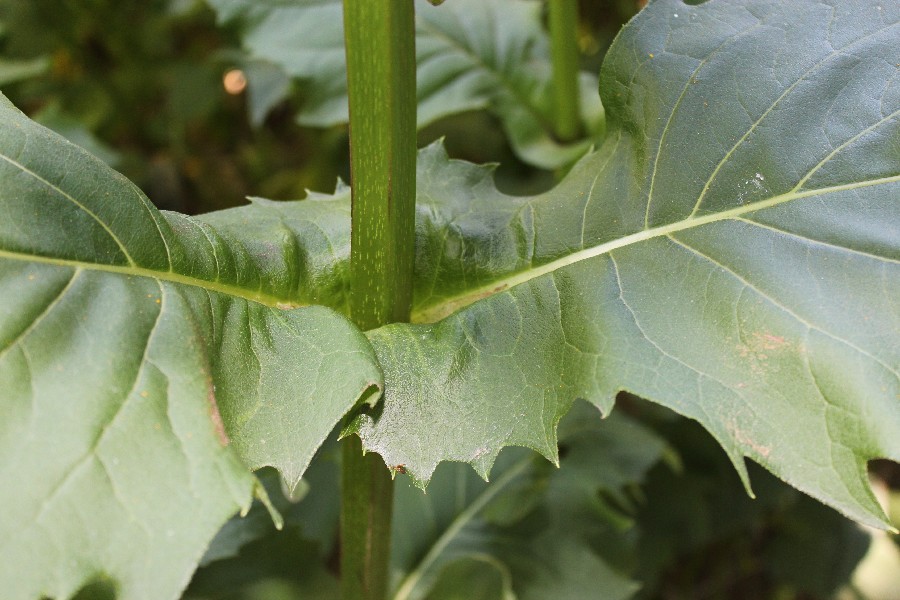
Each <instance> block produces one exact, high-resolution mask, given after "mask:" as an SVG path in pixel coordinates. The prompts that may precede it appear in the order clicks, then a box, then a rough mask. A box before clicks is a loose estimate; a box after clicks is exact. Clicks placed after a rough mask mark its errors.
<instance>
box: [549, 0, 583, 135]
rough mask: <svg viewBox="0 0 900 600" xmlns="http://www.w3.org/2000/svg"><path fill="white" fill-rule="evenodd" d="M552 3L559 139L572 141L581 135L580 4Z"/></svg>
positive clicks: (574, 1)
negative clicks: (579, 72)
mask: <svg viewBox="0 0 900 600" xmlns="http://www.w3.org/2000/svg"><path fill="white" fill-rule="evenodd" d="M549 3H550V44H551V46H550V50H551V56H552V59H553V99H554V109H555V113H556V119H555V121H556V123H555V125H556V136H557V137H558V138H559V139H561V140H563V141H570V140H574V139H575V138H577V137H578V136H579V135H580V134H581V108H580V102H579V100H580V96H579V85H578V37H577V36H578V0H549Z"/></svg>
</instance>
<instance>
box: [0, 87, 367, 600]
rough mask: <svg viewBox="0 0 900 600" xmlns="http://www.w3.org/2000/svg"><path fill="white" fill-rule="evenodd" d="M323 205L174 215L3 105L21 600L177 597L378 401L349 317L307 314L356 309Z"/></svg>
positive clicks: (3, 423)
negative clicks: (220, 534) (253, 505)
mask: <svg viewBox="0 0 900 600" xmlns="http://www.w3.org/2000/svg"><path fill="white" fill-rule="evenodd" d="M319 204H320V203H318V202H316V201H315V200H313V201H310V202H309V203H308V205H307V206H306V207H301V208H299V213H298V212H297V210H295V215H296V214H299V215H301V216H298V217H297V218H295V219H294V220H291V221H287V220H285V219H283V218H281V217H280V216H279V214H278V208H277V207H276V206H275V205H266V204H264V203H258V204H255V205H251V206H249V207H246V208H244V209H236V210H233V211H228V212H227V213H221V214H217V215H213V216H210V217H208V218H206V219H205V220H204V219H192V218H189V217H185V216H182V215H178V214H174V213H161V212H159V211H158V210H156V208H154V207H153V206H152V205H151V204H150V202H149V201H148V200H147V198H146V197H145V196H144V195H143V194H142V193H141V192H140V191H138V189H137V188H136V187H135V186H134V185H133V184H132V183H131V182H129V181H127V180H126V179H125V178H123V177H122V176H120V175H118V174H116V173H115V172H113V171H112V170H110V169H109V168H108V167H107V166H105V165H104V164H103V163H101V162H100V161H99V160H97V159H96V158H93V157H92V156H90V155H88V154H87V153H85V152H84V151H82V150H80V149H78V148H76V147H75V146H73V145H72V144H70V143H68V142H66V141H65V140H64V139H62V138H60V137H59V136H57V135H55V134H53V133H51V132H49V131H48V130H46V129H44V128H43V127H41V126H39V125H37V124H35V123H33V122H31V121H29V120H28V119H27V118H26V117H25V116H24V115H22V114H21V113H20V112H18V111H17V110H16V109H15V108H14V107H13V106H12V105H11V104H10V103H9V102H8V101H7V100H6V99H5V98H3V97H2V96H0V415H2V418H0V481H2V485H0V506H2V507H3V511H2V513H0V539H2V540H3V543H2V544H0V582H2V584H0V587H2V588H3V596H4V598H11V599H19V598H36V597H40V596H52V597H60V598H67V597H69V596H71V595H72V594H74V593H75V592H76V591H77V590H78V589H79V588H80V587H81V586H82V585H83V584H84V583H85V582H87V581H89V580H91V579H93V578H104V579H111V580H113V581H114V582H115V585H116V588H117V589H118V592H119V593H120V595H121V597H123V598H153V599H156V598H174V597H177V595H178V593H179V591H180V590H181V589H182V588H183V587H184V585H185V584H186V583H187V580H188V577H189V576H190V573H191V572H192V571H193V569H194V567H195V566H196V564H197V562H198V561H199V560H200V557H201V556H202V554H203V551H204V549H205V547H206V545H207V544H208V542H209V540H210V539H211V538H212V536H213V535H214V534H215V532H216V530H217V529H218V528H219V527H220V526H221V525H222V523H223V522H224V521H225V520H226V519H227V518H228V517H229V516H230V515H231V514H233V513H234V512H236V511H237V510H238V509H239V508H246V507H247V506H248V504H249V502H250V497H251V491H252V488H253V486H254V485H255V483H254V482H255V480H254V478H253V476H252V475H251V474H250V472H249V469H256V468H258V467H261V466H263V465H274V466H276V467H277V468H278V469H280V470H281V471H282V473H283V475H284V477H285V479H286V480H287V481H288V483H289V485H290V486H294V485H296V483H297V481H298V480H299V478H300V476H301V474H302V472H303V470H304V469H305V468H306V465H307V464H308V463H309V460H310V459H311V458H312V455H313V453H314V452H315V450H316V448H318V446H319V445H320V444H321V443H322V441H323V440H324V439H325V437H326V436H327V435H328V433H329V432H330V430H331V429H332V428H333V427H334V425H335V424H336V423H337V421H338V420H339V419H340V418H341V416H342V415H343V414H344V413H345V412H347V410H349V409H350V408H351V407H352V406H353V405H354V404H355V403H356V402H357V401H358V399H359V398H360V397H361V396H362V395H363V393H364V392H365V391H366V390H367V389H368V388H370V387H372V386H377V387H380V385H381V374H380V371H379V369H378V367H377V365H376V364H375V362H374V357H373V354H372V349H371V347H370V345H369V344H368V342H367V341H366V339H365V337H364V336H363V335H362V334H361V333H360V332H359V331H358V330H357V329H356V328H354V327H353V326H352V325H351V324H350V323H349V322H348V321H347V320H346V319H345V318H344V317H342V316H340V315H339V314H337V313H335V312H333V311H332V310H330V309H327V308H324V307H308V308H296V309H291V308H292V307H295V306H299V305H301V304H306V303H308V302H310V301H313V300H315V299H318V298H319V297H320V296H323V295H327V294H328V293H330V292H332V291H333V292H334V294H335V297H333V298H331V300H332V301H333V303H334V304H336V305H337V304H340V303H341V298H340V294H341V292H340V290H341V285H340V284H331V283H330V282H331V281H332V280H340V278H341V275H340V272H337V273H335V272H334V271H330V270H329V267H330V265H328V264H322V261H321V260H320V258H318V257H321V256H322V255H325V254H328V253H329V252H331V250H330V249H329V241H330V240H329V239H328V231H327V222H326V221H327V219H324V218H323V219H319V218H318V216H317V214H318V213H319V212H321V211H320V210H319V209H320V208H321V207H320V205H319ZM304 208H305V209H307V212H306V217H303V216H302V214H303V212H304ZM338 212H340V211H338ZM265 215H269V218H265ZM248 218H252V219H253V224H252V226H251V225H243V222H244V220H246V219H248ZM266 227H269V228H270V229H268V230H266ZM344 229H346V226H344ZM305 230H313V231H315V232H316V235H315V236H313V235H305V234H303V232H304V231H305ZM263 232H265V234H266V235H265V237H263V238H260V239H253V238H251V237H250V236H252V235H255V234H257V233H260V234H262V233H263ZM304 257H317V258H315V259H313V258H310V259H309V260H304ZM317 261H319V262H317ZM333 262H334V264H337V265H339V266H340V264H341V263H339V262H337V261H333ZM369 399H370V400H371V399H373V397H372V396H370V397H369Z"/></svg>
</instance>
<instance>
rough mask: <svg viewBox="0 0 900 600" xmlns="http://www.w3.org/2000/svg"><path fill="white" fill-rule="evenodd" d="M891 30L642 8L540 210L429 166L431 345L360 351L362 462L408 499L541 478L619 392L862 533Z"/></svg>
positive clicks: (756, 11) (887, 155)
mask: <svg viewBox="0 0 900 600" xmlns="http://www.w3.org/2000/svg"><path fill="white" fill-rule="evenodd" d="M898 21H900V5H898V4H896V3H878V2H857V1H854V2H841V1H836V2H831V3H828V4H825V3H821V2H813V1H803V2H790V3H783V2H775V1H756V2H745V1H740V2H739V1H737V0H735V1H727V0H718V1H715V0H713V1H711V2H706V3H703V4H701V5H699V6H686V5H684V4H682V3H681V2H678V1H676V0H659V1H657V2H655V3H653V4H651V5H650V6H649V7H648V8H647V9H646V10H645V11H644V12H642V13H641V14H640V15H639V16H638V17H637V18H635V19H634V20H633V21H632V22H631V23H630V24H629V25H628V26H627V27H626V28H625V29H624V30H623V32H622V33H621V34H620V35H619V37H618V39H617V41H616V42H615V44H614V45H613V47H612V49H611V50H610V52H609V54H608V56H607V59H606V62H605V64H604V66H603V69H602V71H601V78H600V80H601V85H600V89H601V92H602V99H603V102H604V105H605V106H606V107H607V116H608V119H609V121H608V125H609V127H610V134H609V137H608V140H607V142H605V143H604V145H603V146H602V147H601V148H600V149H599V150H598V151H597V152H595V153H593V154H591V155H589V156H588V157H586V158H584V159H583V160H582V161H581V162H580V163H579V164H578V165H577V166H576V167H575V168H574V169H573V171H572V173H571V174H570V175H569V176H568V177H567V178H566V180H564V181H563V182H562V183H561V184H560V186H559V187H558V188H557V189H555V190H553V191H551V192H549V193H547V194H544V195H542V196H537V197H533V198H507V197H504V196H502V195H501V194H500V193H499V192H497V191H496V190H494V189H493V187H492V185H491V184H490V178H489V173H488V172H487V171H485V170H480V171H479V170H478V169H476V168H474V167H466V166H464V165H460V164H459V163H448V162H447V161H446V159H445V157H443V156H441V155H440V154H441V153H440V151H438V150H434V151H433V152H432V153H431V157H430V159H429V158H428V157H426V158H425V160H431V161H432V162H433V163H434V164H433V165H431V170H430V171H428V175H426V177H427V178H428V182H430V186H431V187H430V188H429V190H428V191H427V192H426V193H427V194H428V196H426V197H425V198H424V200H425V201H426V202H430V207H429V206H422V207H420V220H419V225H418V227H419V239H418V250H419V255H418V257H417V268H418V277H419V286H420V287H419V289H418V290H417V292H418V296H417V304H416V314H415V316H416V318H417V319H418V320H421V321H426V322H432V323H430V324H421V325H393V326H388V327H385V328H382V329H380V330H376V331H373V332H370V339H371V340H372V341H373V343H374V345H375V347H376V352H377V353H378V357H379V360H380V362H381V364H382V366H383V368H384V370H385V378H386V392H385V403H384V407H383V411H382V412H380V413H379V416H378V417H377V418H375V417H372V416H368V415H362V416H360V417H359V418H358V419H357V421H356V422H355V426H354V428H353V430H355V431H357V432H358V433H359V434H360V435H361V436H362V438H363V440H364V444H365V446H366V447H367V448H368V449H369V450H373V451H376V452H378V453H380V454H381V455H382V456H384V458H385V460H386V461H387V463H388V464H393V465H396V464H404V465H406V469H407V470H408V471H409V472H410V473H411V474H412V475H413V476H415V477H416V478H418V479H419V480H421V481H423V482H424V481H425V480H427V479H428V478H429V477H430V476H431V473H432V472H433V470H434V468H435V466H436V465H437V463H438V462H440V461H442V460H458V461H467V462H470V463H472V464H473V465H474V466H475V467H476V469H477V470H478V471H479V472H481V473H483V474H486V473H487V471H488V469H489V468H490V466H491V464H492V462H493V460H494V458H495V457H496V456H497V453H498V452H499V450H500V449H501V448H502V447H503V446H504V445H509V444H515V445H524V446H528V447H532V448H535V449H538V450H540V451H541V452H543V453H544V454H545V455H546V456H548V457H550V458H551V459H553V460H555V457H556V433H555V427H556V424H557V422H558V421H559V419H560V417H561V416H562V415H563V414H565V412H566V411H567V410H568V409H569V406H570V405H571V403H572V401H573V399H574V398H586V399H589V400H590V401H591V402H593V403H594V404H596V405H597V406H598V407H600V408H601V409H602V410H603V411H609V410H610V409H611V408H612V405H613V402H614V398H615V396H616V393H617V392H619V391H620V390H629V391H631V392H634V393H636V394H639V395H641V396H644V397H646V398H648V399H651V400H653V401H655V402H658V403H661V404H664V405H666V406H668V407H670V408H672V409H674V410H675V411H677V412H679V413H681V414H683V415H686V416H689V417H691V418H693V419H696V420H698V421H699V422H700V423H702V424H703V425H704V426H705V427H706V428H707V429H708V430H709V431H710V432H711V433H712V435H713V436H714V437H715V438H716V439H717V440H718V441H719V443H720V444H721V445H722V446H723V448H724V449H725V451H726V452H727V454H728V456H729V457H730V459H731V460H732V462H733V464H734V465H735V467H736V468H737V470H738V472H739V473H740V475H741V477H742V478H743V479H744V482H745V484H747V485H748V487H749V481H748V477H747V472H746V468H745V465H744V457H749V458H751V459H753V460H755V461H757V462H759V463H761V464H763V465H764V466H766V467H767V468H768V469H770V470H771V471H772V472H774V473H775V474H777V475H778V476H779V477H781V478H783V479H785V480H786V481H788V482H790V483H791V484H792V485H794V486H796V487H798V488H799V489H801V490H803V491H806V492H808V493H809V494H811V495H813V496H814V497H816V498H818V499H820V500H822V501H823V502H826V503H827V504H830V505H831V506H834V507H835V508H837V509H839V510H841V511H842V512H844V513H845V514H846V515H849V516H851V517H853V518H855V519H857V520H859V521H862V522H864V523H870V524H876V525H881V526H884V525H885V524H886V523H885V521H884V517H883V514H882V512H881V509H880V508H879V506H878V504H877V502H876V501H875V499H874V497H873V495H872V493H871V491H870V489H869V486H868V483H867V478H866V462H867V461H868V460H869V459H871V458H874V457H887V458H890V459H893V460H898V459H900V435H898V432H900V403H898V398H900V382H898V365H900V343H898V335H897V332H898V331H900V310H898V304H897V302H898V298H900V266H898V265H900V210H898V198H900V86H898V81H900V78H898V64H900V57H898V51H897V49H898V48H900V23H898ZM420 173H421V171H420ZM421 176H422V175H421V174H420V177H421ZM420 194H422V191H421V189H420ZM429 198H430V200H429ZM438 198H439V199H440V200H438ZM479 300H480V301H479ZM453 311H456V312H453ZM450 313H453V314H452V315H451V314H450ZM447 315H450V316H447ZM442 317H446V318H443V319H442V320H439V321H437V319H440V318H442ZM433 321H437V322H433Z"/></svg>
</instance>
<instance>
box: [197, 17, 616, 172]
mask: <svg viewBox="0 0 900 600" xmlns="http://www.w3.org/2000/svg"><path fill="white" fill-rule="evenodd" d="M208 2H209V3H210V4H211V5H212V6H213V7H214V8H215V9H216V10H217V11H218V14H219V19H220V20H221V21H225V22H227V21H232V20H235V19H238V20H240V21H241V22H242V23H243V29H244V34H243V42H244V45H245V47H246V48H247V49H248V51H249V52H250V54H251V55H252V56H253V57H254V58H257V59H265V60H267V61H271V62H272V63H274V64H275V65H278V66H280V67H281V68H283V69H284V70H285V71H286V72H287V73H289V74H290V75H291V76H294V77H298V78H301V79H304V80H306V81H308V82H309V84H310V85H309V86H308V89H307V94H306V98H305V103H304V105H303V108H302V109H301V112H300V114H299V115H298V119H299V121H300V123H301V124H303V125H309V126H328V125H334V124H338V123H346V122H347V118H348V112H347V106H348V105H347V76H346V66H345V61H344V38H343V20H342V4H341V0H288V1H284V2H256V1H253V0H208ZM542 8H543V5H542V3H541V2H536V1H533V0H455V1H454V2H450V3H448V4H446V5H444V6H441V7H440V8H435V7H433V6H430V5H429V4H428V3H427V2H425V1H424V0H419V1H418V2H417V5H416V62H417V91H418V113H417V114H418V123H419V126H420V127H422V126H425V125H427V124H429V123H432V122H434V121H436V120H438V119H440V118H441V117H445V116H448V115H452V114H456V113H460V112H464V111H468V110H478V109H486V108H487V109H490V110H491V111H492V112H493V113H494V114H496V116H497V117H498V118H499V119H500V120H501V122H502V123H503V126H504V128H505V129H506V132H507V135H508V136H509V138H510V142H511V143H512V145H513V147H514V148H515V150H516V152H517V153H518V154H519V155H520V156H522V158H523V159H524V160H526V161H528V162H530V163H532V164H535V165H537V166H541V167H545V168H554V167H557V166H560V165H564V164H568V163H571V162H572V161H574V160H576V159H577V158H578V157H580V156H582V155H583V154H584V153H585V152H586V151H587V149H588V148H589V146H590V143H591V142H590V140H581V141H579V142H576V143H572V144H560V143H558V142H557V141H555V140H554V139H553V135H552V132H553V119H554V116H553V98H552V93H551V90H550V89H549V86H550V82H551V72H550V58H549V48H548V43H547V35H546V33H545V31H544V30H543V27H542V25H541V10H542ZM251 83H252V82H251ZM581 84H582V90H581V96H582V102H581V105H582V107H583V108H582V113H583V115H582V118H583V120H584V125H585V130H586V131H588V132H590V133H591V134H592V135H595V134H597V133H599V130H600V129H601V128H602V122H603V108H602V106H601V104H600V102H599V98H598V97H597V93H596V90H597V80H596V78H595V77H594V76H593V75H588V74H587V73H585V74H583V75H582V81H581Z"/></svg>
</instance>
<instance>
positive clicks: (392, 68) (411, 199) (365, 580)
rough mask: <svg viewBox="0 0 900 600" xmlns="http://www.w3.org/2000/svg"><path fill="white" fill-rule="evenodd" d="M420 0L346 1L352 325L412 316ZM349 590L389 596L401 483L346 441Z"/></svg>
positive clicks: (344, 573) (351, 596)
mask: <svg viewBox="0 0 900 600" xmlns="http://www.w3.org/2000/svg"><path fill="white" fill-rule="evenodd" d="M414 16H415V15H414V12H413V1H412V0H344V32H345V33H344V40H345V45H346V50H347V83H348V88H349V96H350V168H351V184H352V190H353V191H352V194H353V196H352V206H353V208H352V229H351V238H350V243H351V253H350V271H351V288H352V298H351V306H350V312H351V317H352V318H353V321H354V322H355V323H356V324H357V325H358V326H359V327H360V328H362V329H363V330H368V329H373V328H375V327H379V326H381V325H384V324H386V323H391V322H398V321H408V320H409V312H410V304H411V300H412V268H413V255H414V249H415V239H414V234H415V176H416V170H415V161H416V79H415V68H416V64H415V24H414ZM342 495H343V497H342V506H341V590H342V595H343V598H344V600H383V599H384V598H385V595H386V593H387V586H388V566H389V561H390V531H391V511H392V503H393V481H392V478H391V475H390V472H389V471H388V469H387V468H386V467H385V465H384V462H383V461H382V460H381V458H380V457H378V456H376V455H372V454H370V455H366V456H364V455H363V453H362V445H361V442H360V440H359V438H357V437H355V436H353V437H351V438H350V439H348V440H346V441H345V442H344V450H343V475H342Z"/></svg>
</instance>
